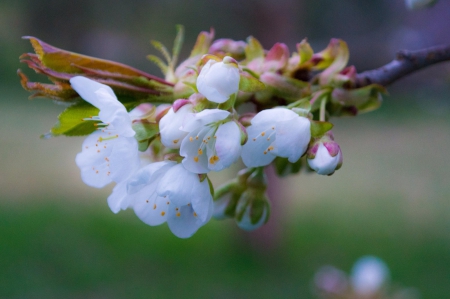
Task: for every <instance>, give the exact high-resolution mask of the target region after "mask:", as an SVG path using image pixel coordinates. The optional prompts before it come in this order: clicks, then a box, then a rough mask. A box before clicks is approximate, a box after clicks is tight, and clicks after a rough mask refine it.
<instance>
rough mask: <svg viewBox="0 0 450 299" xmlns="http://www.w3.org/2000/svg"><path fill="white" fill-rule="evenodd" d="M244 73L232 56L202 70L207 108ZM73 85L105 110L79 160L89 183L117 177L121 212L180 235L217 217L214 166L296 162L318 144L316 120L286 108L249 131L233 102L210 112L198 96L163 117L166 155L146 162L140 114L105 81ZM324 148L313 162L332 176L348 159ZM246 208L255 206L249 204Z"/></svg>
mask: <svg viewBox="0 0 450 299" xmlns="http://www.w3.org/2000/svg"><path fill="white" fill-rule="evenodd" d="M240 76H241V75H240V70H239V66H238V64H237V62H236V61H235V60H234V59H233V58H231V57H225V58H224V59H223V60H222V61H216V60H213V59H211V60H209V61H207V63H206V64H205V65H204V66H203V67H202V69H201V71H200V73H199V75H198V78H197V81H196V88H197V90H198V92H199V94H201V96H202V97H204V98H206V99H207V100H208V103H210V104H212V105H209V106H208V108H211V107H213V105H214V103H218V104H221V105H223V103H226V102H227V101H233V99H234V98H235V97H236V95H237V93H238V92H239V82H240ZM70 83H71V85H72V87H73V89H74V90H75V91H76V92H77V93H78V94H79V95H80V96H81V97H82V98H83V99H84V100H86V101H87V102H89V103H91V104H92V105H93V106H95V107H97V108H98V109H99V110H100V112H99V115H98V116H94V117H92V118H91V119H90V120H94V121H97V122H98V123H97V126H98V130H97V131H95V132H94V133H92V134H91V135H89V136H88V137H87V138H86V140H85V141H84V143H83V147H82V151H81V152H80V153H79V154H78V155H77V157H76V163H77V165H78V166H79V168H80V169H81V176H82V179H83V181H84V182H85V183H86V184H88V185H90V186H93V187H97V188H101V187H104V186H105V185H107V184H109V183H111V182H115V183H116V184H117V185H116V186H115V188H114V190H113V192H112V194H111V195H110V196H109V198H108V204H109V206H110V208H111V210H112V211H113V212H114V213H117V212H119V211H120V210H123V209H127V208H132V209H133V210H134V211H135V213H136V215H137V216H138V217H139V218H140V219H141V220H142V221H143V222H145V223H146V224H149V225H159V224H162V223H164V222H167V223H168V226H169V228H170V230H171V231H172V232H173V233H174V234H175V235H176V236H178V237H180V238H187V237H190V236H191V235H193V234H194V233H195V232H196V231H197V230H198V229H199V228H200V227H201V226H202V225H204V224H205V223H206V222H208V221H209V219H210V218H211V216H212V215H213V214H214V203H213V194H212V186H210V182H209V179H208V177H207V174H208V173H209V172H210V171H221V170H223V169H225V168H228V167H229V166H230V165H232V164H233V163H235V162H236V161H237V160H238V159H239V158H240V157H242V160H243V162H244V164H245V165H246V166H247V167H249V168H255V167H262V166H266V165H268V164H270V163H271V162H272V161H273V160H274V159H275V158H276V157H284V158H287V159H288V160H289V162H291V163H294V162H296V161H298V160H299V159H300V157H301V156H302V155H304V154H305V153H306V152H307V150H308V147H311V146H310V144H312V142H311V121H310V119H309V118H307V117H305V116H303V115H299V114H297V113H296V112H294V111H293V110H291V109H288V108H286V107H284V108H283V107H277V108H273V109H267V110H263V111H261V112H259V113H257V114H256V115H255V116H254V117H253V118H252V120H251V123H250V124H249V125H248V124H247V125H248V126H247V128H245V127H244V126H243V125H242V123H241V122H240V121H239V118H238V117H239V116H238V114H237V113H236V111H235V110H234V109H233V103H232V104H231V105H228V106H226V107H228V108H226V110H223V109H220V108H221V107H224V106H221V105H216V107H217V108H213V109H204V108H199V107H200V106H199V105H196V104H197V103H196V102H195V101H194V100H192V99H191V98H192V97H191V98H189V99H179V100H177V101H175V102H174V103H173V104H172V106H171V107H170V108H169V109H165V110H164V111H163V112H162V113H160V115H159V116H160V117H157V118H156V119H158V120H159V121H158V125H159V134H158V135H157V137H158V138H159V139H158V140H160V142H161V143H162V145H163V146H164V148H165V150H166V154H167V155H166V156H165V158H161V159H159V160H154V161H152V162H150V163H147V165H145V163H142V159H141V158H140V152H139V145H138V141H137V140H136V138H135V131H134V130H133V122H134V121H136V120H139V115H138V114H137V113H135V112H130V113H128V112H127V110H126V108H125V107H124V105H123V104H121V103H120V102H119V101H118V99H117V97H116V96H115V94H114V92H113V91H112V89H111V88H110V87H108V86H106V85H103V84H100V83H98V82H95V81H92V80H90V79H87V78H85V77H81V76H77V77H74V78H72V79H71V80H70ZM197 95H198V94H197ZM202 107H204V106H202ZM230 107H231V108H230ZM322 147H323V145H322ZM322 147H319V149H318V150H315V151H314V153H313V154H311V155H313V156H314V157H315V158H313V159H311V160H310V165H311V166H312V168H314V169H315V170H316V171H317V172H318V173H319V174H330V173H332V172H333V171H334V170H335V169H336V168H337V165H338V162H339V161H341V154H340V150H339V153H338V154H336V153H334V154H333V155H332V156H333V157H336V155H338V157H337V158H327V157H329V156H330V154H331V153H329V152H328V151H326V150H325V151H324V150H323V149H322ZM321 156H324V157H325V158H320V157H321ZM327 159H328V160H327ZM319 160H320V161H321V162H318V161H319ZM311 161H312V162H311ZM330 161H331V162H330ZM336 161H338V162H336ZM143 164H144V165H143ZM322 169H325V170H324V171H322ZM252 200H253V199H252ZM247 201H249V200H247ZM240 209H247V211H250V210H249V209H250V207H246V206H244V207H241V208H240ZM261 215H263V217H262V218H264V221H261V219H259V221H258V223H262V222H265V221H266V218H267V217H268V213H267V211H266V210H264V211H263V212H261ZM240 217H242V216H240ZM248 221H250V220H248ZM258 226H259V225H258Z"/></svg>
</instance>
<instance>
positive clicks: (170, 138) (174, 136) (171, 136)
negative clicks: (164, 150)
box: [159, 104, 194, 149]
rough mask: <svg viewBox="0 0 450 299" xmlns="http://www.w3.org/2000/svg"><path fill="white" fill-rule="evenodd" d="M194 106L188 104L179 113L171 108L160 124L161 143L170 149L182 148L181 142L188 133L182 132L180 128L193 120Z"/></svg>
mask: <svg viewBox="0 0 450 299" xmlns="http://www.w3.org/2000/svg"><path fill="white" fill-rule="evenodd" d="M192 109H193V105H192V104H186V105H184V106H183V107H181V108H180V109H178V111H177V112H174V110H173V108H171V109H170V110H169V111H168V112H167V114H166V115H164V117H163V118H161V120H160V122H159V131H160V133H161V142H162V144H164V146H166V147H168V148H174V149H177V148H180V146H181V141H182V140H183V138H184V137H185V136H186V134H187V133H186V131H182V130H181V129H180V128H182V127H183V125H184V124H185V123H187V122H189V121H190V120H191V119H192V118H194V114H193V113H192Z"/></svg>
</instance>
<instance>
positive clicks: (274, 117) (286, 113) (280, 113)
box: [251, 108, 298, 125]
mask: <svg viewBox="0 0 450 299" xmlns="http://www.w3.org/2000/svg"><path fill="white" fill-rule="evenodd" d="M296 117H298V115H297V114H296V113H295V112H294V111H292V110H290V109H287V108H273V109H267V110H263V111H261V112H259V113H258V114H256V115H255V117H253V119H252V121H251V123H252V125H259V124H269V123H270V125H275V124H276V122H277V121H286V120H290V119H293V118H296Z"/></svg>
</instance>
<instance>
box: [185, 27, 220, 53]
mask: <svg viewBox="0 0 450 299" xmlns="http://www.w3.org/2000/svg"><path fill="white" fill-rule="evenodd" d="M213 39H214V30H212V29H211V31H210V32H206V31H202V32H200V34H199V35H198V37H197V41H196V42H195V45H194V48H193V49H192V51H191V55H190V56H189V57H194V56H197V55H203V54H206V53H208V50H209V47H210V46H211V42H212V40H213Z"/></svg>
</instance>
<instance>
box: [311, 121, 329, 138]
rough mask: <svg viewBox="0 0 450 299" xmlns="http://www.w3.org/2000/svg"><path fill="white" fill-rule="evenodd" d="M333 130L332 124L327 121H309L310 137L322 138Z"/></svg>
mask: <svg viewBox="0 0 450 299" xmlns="http://www.w3.org/2000/svg"><path fill="white" fill-rule="evenodd" d="M332 128H333V124H332V123H330V122H327V121H316V120H313V121H311V137H320V136H323V135H324V134H325V133H326V132H328V131H329V130H331V129H332Z"/></svg>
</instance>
